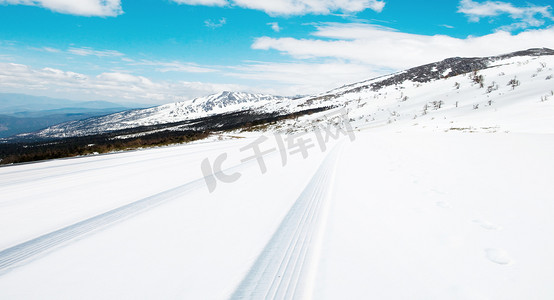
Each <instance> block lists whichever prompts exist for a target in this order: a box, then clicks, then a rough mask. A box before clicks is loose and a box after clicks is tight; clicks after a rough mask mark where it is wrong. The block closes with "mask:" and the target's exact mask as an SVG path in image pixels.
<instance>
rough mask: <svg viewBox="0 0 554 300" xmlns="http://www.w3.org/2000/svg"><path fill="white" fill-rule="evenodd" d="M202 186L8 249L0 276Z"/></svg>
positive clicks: (190, 185) (195, 183) (183, 187)
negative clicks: (65, 244)
mask: <svg viewBox="0 0 554 300" xmlns="http://www.w3.org/2000/svg"><path fill="white" fill-rule="evenodd" d="M203 184H204V179H203V178H201V179H197V180H194V181H191V182H189V183H187V184H184V185H181V186H178V187H175V188H173V189H170V190H167V191H165V192H161V193H159V194H156V195H153V196H150V197H147V198H144V199H141V200H138V201H135V202H133V203H130V204H127V205H124V206H121V207H119V208H116V209H113V210H110V211H108V212H105V213H102V214H100V215H97V216H95V217H92V218H89V219H86V220H84V221H81V222H78V223H75V224H73V225H70V226H67V227H64V228H62V229H59V230H56V231H53V232H51V233H48V234H45V235H42V236H39V237H37V238H34V239H32V240H30V241H27V242H24V243H21V244H19V245H16V246H13V247H11V248H7V249H5V250H3V251H1V252H0V275H2V274H4V273H6V272H8V271H9V270H11V269H12V268H13V267H15V266H16V265H18V264H20V263H22V262H25V261H27V260H29V259H32V258H33V257H35V256H37V255H39V254H41V253H43V252H45V251H48V250H50V249H53V248H55V247H56V246H59V245H60V244H63V243H65V242H68V241H70V240H73V239H76V238H79V237H81V236H83V235H85V234H87V233H91V232H93V231H95V230H99V229H102V228H105V227H106V226H108V225H112V224H114V223H116V222H119V221H122V220H125V219H127V218H130V217H132V216H134V215H136V214H139V213H141V212H143V211H146V210H149V209H151V208H154V207H156V206H158V205H160V204H163V203H165V202H167V201H171V200H174V199H176V198H178V197H180V196H182V195H183V194H185V193H187V192H189V191H191V190H194V189H197V188H199V187H201V186H202V185H203Z"/></svg>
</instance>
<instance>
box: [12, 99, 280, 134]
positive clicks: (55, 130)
mask: <svg viewBox="0 0 554 300" xmlns="http://www.w3.org/2000/svg"><path fill="white" fill-rule="evenodd" d="M289 102H290V99H288V98H285V97H278V96H271V95H261V94H249V93H240V92H221V93H218V94H214V95H210V96H207V97H201V98H196V99H194V100H192V101H184V102H177V103H171V104H166V105H162V106H157V107H153V108H147V109H138V110H129V111H124V112H120V113H115V114H111V115H107V116H103V117H97V118H89V119H86V120H80V121H73V122H66V123H62V124H59V125H55V126H52V127H49V128H46V129H44V130H41V131H39V132H36V133H32V134H23V135H21V136H22V137H33V136H34V137H41V138H62V137H73V136H85V135H91V134H98V133H105V132H110V131H115V130H122V129H128V128H135V127H141V126H152V125H159V124H169V123H177V122H182V121H187V120H193V119H197V118H203V117H209V116H213V115H218V114H225V113H232V112H238V111H247V110H249V111H255V112H257V113H264V112H274V111H280V110H282V109H286V108H287V107H289V106H290V104H289Z"/></svg>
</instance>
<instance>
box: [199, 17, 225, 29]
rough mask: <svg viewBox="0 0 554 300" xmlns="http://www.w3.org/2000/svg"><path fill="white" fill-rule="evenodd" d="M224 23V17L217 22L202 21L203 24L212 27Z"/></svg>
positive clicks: (220, 25) (217, 26)
mask: <svg viewBox="0 0 554 300" xmlns="http://www.w3.org/2000/svg"><path fill="white" fill-rule="evenodd" d="M225 24H227V19H225V18H221V19H219V21H217V22H214V21H212V20H206V21H204V25H206V27H210V28H212V29H215V28H219V27H222V26H223V25H225Z"/></svg>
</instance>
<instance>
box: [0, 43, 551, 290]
mask: <svg viewBox="0 0 554 300" xmlns="http://www.w3.org/2000/svg"><path fill="white" fill-rule="evenodd" d="M553 66H554V56H553V55H552V51H550V50H532V51H526V52H520V53H518V54H513V55H507V56H501V57H495V58H485V59H482V58H477V59H450V60H446V61H444V62H440V63H436V64H430V65H427V66H422V67H418V68H415V69H412V70H407V71H405V72H401V73H397V74H393V75H390V76H386V77H382V78H378V79H373V80H370V81H365V82H361V83H357V84H354V85H350V86H345V87H342V88H339V89H336V90H332V91H330V92H327V93H322V94H321V95H317V96H313V97H305V98H302V99H294V100H292V99H277V100H275V99H274V98H271V97H270V98H267V99H265V100H259V101H250V102H244V103H240V100H236V101H237V102H238V103H236V106H232V105H229V106H225V105H223V104H222V107H221V108H216V107H217V104H213V105H209V104H206V103H208V102H209V97H208V98H202V99H203V100H202V101H200V100H197V101H196V102H195V103H194V105H197V104H198V106H194V105H193V104H191V103H189V104H190V105H193V106H192V107H196V108H198V111H195V112H191V113H190V117H191V118H195V117H197V116H203V115H204V114H205V113H206V111H205V110H203V108H201V107H206V109H207V110H208V113H218V109H221V111H224V110H225V109H228V110H227V111H232V110H233V109H235V108H236V109H243V108H242V105H244V107H248V108H252V107H253V106H252V104H255V105H259V106H255V107H258V109H260V110H265V109H276V108H275V107H279V109H280V108H281V107H280V106H279V105H283V109H288V110H289V111H295V110H301V109H306V108H315V107H326V108H327V107H331V108H329V110H330V111H323V112H316V113H313V114H306V115H302V116H298V117H296V115H295V117H294V118H288V119H284V120H280V121H279V122H275V123H271V124H270V125H269V126H263V127H260V128H259V129H257V130H235V131H233V132H218V133H216V135H214V136H212V137H211V139H212V140H208V141H201V142H193V143H190V144H183V145H174V146H170V147H159V148H151V149H144V150H140V151H128V152H122V153H112V154H108V155H93V156H85V157H78V158H74V159H61V160H50V161H45V162H41V163H35V164H20V165H12V166H7V167H2V168H0V195H1V197H0V208H1V209H0V298H1V299H58V298H60V295H62V296H63V297H65V298H70V299H122V298H126V299H135V298H143V299H144V298H145V299H159V298H163V299H373V298H375V299H468V300H469V299H513V300H516V299H541V300H542V299H545V300H546V299H554V287H553V285H552V278H554V268H552V266H553V265H554V255H552V253H554V239H552V238H549V237H552V236H554V201H553V198H552V195H553V194H554V186H553V185H552V183H551V181H552V177H554V160H553V159H552V153H554V118H553V116H554V96H553V91H552V90H553V89H554V79H553V78H552V74H554V71H553V69H552V68H553ZM216 98H217V97H214V98H212V99H216ZM274 101H275V102H274ZM279 101H281V102H280V103H279ZM275 103H278V104H279V105H276V104H275ZM270 104H271V105H270ZM202 105H203V106H202ZM164 107H167V109H164V110H159V111H158V110H156V108H154V109H152V110H151V111H150V112H151V113H149V114H145V115H143V116H142V117H143V118H140V117H137V119H136V120H135V122H137V123H138V122H140V124H144V123H146V122H159V121H164V120H166V119H167V118H169V116H173V115H174V114H169V112H171V111H173V112H175V110H176V107H178V106H177V105H167V106H164ZM186 107H189V106H187V105H185V104H183V106H181V109H182V110H186V109H187V108H186ZM232 107H235V108H232ZM239 107H240V108H239ZM158 109H159V108H158ZM210 109H211V110H210ZM338 109H341V110H342V109H345V110H347V111H348V112H349V115H350V120H351V124H352V126H353V128H355V130H354V132H353V133H354V134H355V140H354V141H352V139H346V138H345V139H343V140H335V139H330V140H329V141H328V142H327V143H326V144H325V145H326V148H322V147H321V144H319V145H318V141H317V132H310V130H309V129H310V128H311V127H314V126H320V125H321V124H322V122H323V120H325V119H326V118H329V116H328V115H326V114H328V113H330V112H332V111H333V110H338ZM156 112H159V114H156ZM131 113H132V112H129V114H131ZM135 113H136V112H135ZM195 114H196V115H195ZM149 117H150V118H151V119H148V118H149ZM180 117H182V116H181V115H180V114H177V113H176V114H175V118H176V119H175V120H177V118H180ZM122 118H123V117H122ZM145 120H148V121H145ZM128 122H130V121H128ZM325 123H328V119H327V121H325ZM113 124H116V125H114V126H123V125H120V123H118V122H114V123H113ZM118 124H119V125H118ZM121 124H124V123H121ZM261 130H267V132H260V131H261ZM278 131H286V132H299V133H300V132H302V133H303V134H305V135H302V136H295V135H287V136H285V135H280V134H275V135H274V133H277V132H278ZM468 132H471V134H469V133H468ZM350 133H352V132H350ZM217 135H222V136H223V135H228V137H229V138H230V139H227V140H225V139H224V140H219V137H218V136H217ZM279 137H281V138H286V139H287V140H288V143H286V144H285V143H283V140H281V144H279ZM301 139H302V140H301ZM291 141H292V142H291ZM300 145H304V146H306V147H305V148H304V149H303V150H305V151H306V153H304V152H303V151H299V150H298V149H299V147H300ZM309 145H310V147H308V146H309ZM256 146H260V147H259V149H257V148H256ZM283 147H284V148H285V149H283ZM256 150H258V153H257V152H256ZM260 151H263V152H260ZM253 154H254V156H252V155H253ZM256 154H260V155H256ZM304 154H306V155H304ZM262 162H263V164H262ZM262 165H263V168H262ZM219 168H221V170H218V169H219ZM219 171H221V172H219ZM212 184H215V186H216V188H210V186H213V185H212ZM99 287H101V288H99ZM398 287H402V288H398Z"/></svg>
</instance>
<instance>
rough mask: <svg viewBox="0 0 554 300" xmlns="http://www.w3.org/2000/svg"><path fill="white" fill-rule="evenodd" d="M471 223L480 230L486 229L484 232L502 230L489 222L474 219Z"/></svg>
mask: <svg viewBox="0 0 554 300" xmlns="http://www.w3.org/2000/svg"><path fill="white" fill-rule="evenodd" d="M473 223H475V224H477V225H479V226H481V228H483V229H486V230H501V229H502V227H500V226H498V225H496V224H493V223H491V222H488V221H485V220H480V219H475V220H473Z"/></svg>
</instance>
